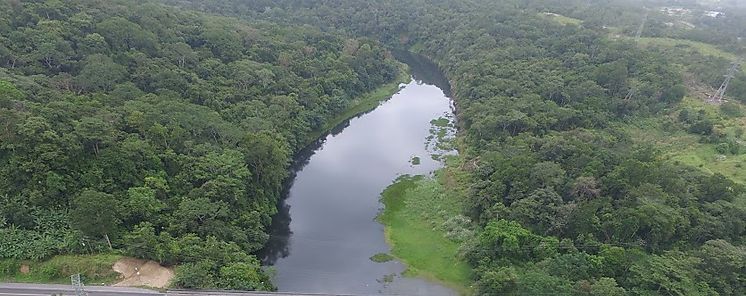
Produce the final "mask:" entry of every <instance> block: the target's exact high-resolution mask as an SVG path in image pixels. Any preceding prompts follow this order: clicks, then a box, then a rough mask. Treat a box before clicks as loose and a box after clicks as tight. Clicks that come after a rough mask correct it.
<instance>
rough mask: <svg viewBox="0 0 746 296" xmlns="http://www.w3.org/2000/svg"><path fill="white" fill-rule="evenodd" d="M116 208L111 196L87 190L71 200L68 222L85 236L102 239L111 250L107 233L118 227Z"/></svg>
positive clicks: (116, 203)
mask: <svg viewBox="0 0 746 296" xmlns="http://www.w3.org/2000/svg"><path fill="white" fill-rule="evenodd" d="M118 207H119V204H118V201H117V200H116V199H115V198H114V196H113V195H111V194H108V193H104V192H99V191H95V190H90V189H87V190H84V191H82V192H81V193H80V194H79V195H77V196H76V197H75V198H74V199H73V202H72V210H71V211H70V220H71V222H72V224H73V226H74V227H75V228H77V229H80V231H82V232H83V233H85V234H86V235H89V236H101V237H104V238H105V239H106V242H107V244H109V248H112V244H111V240H109V233H112V232H114V231H116V229H117V226H118V225H119V222H120V221H119V217H118V212H117V208H118Z"/></svg>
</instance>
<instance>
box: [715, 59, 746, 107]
mask: <svg viewBox="0 0 746 296" xmlns="http://www.w3.org/2000/svg"><path fill="white" fill-rule="evenodd" d="M740 66H741V61H740V60H738V61H736V62H733V64H731V66H730V69H728V74H725V81H723V84H721V85H720V88H718V90H717V91H716V92H715V93H714V94H712V95H711V96H710V102H713V103H717V104H719V103H722V102H723V99H724V98H725V91H726V90H728V84H730V80H731V79H733V77H735V76H736V71H738V67H740Z"/></svg>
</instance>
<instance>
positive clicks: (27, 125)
mask: <svg viewBox="0 0 746 296" xmlns="http://www.w3.org/2000/svg"><path fill="white" fill-rule="evenodd" d="M0 66H1V67H2V68H0V130H2V133H1V134H0V237H2V240H0V258H6V259H7V258H9V259H14V260H26V259H32V260H40V259H45V258H49V257H50V256H52V255H55V254H71V253H72V254H78V253H80V254H86V253H91V252H104V251H107V250H108V249H110V248H113V249H117V250H120V251H121V252H123V253H125V254H128V255H132V256H136V257H140V258H146V259H153V260H156V261H158V262H160V263H163V264H166V265H178V266H179V267H178V269H177V274H178V277H177V278H176V280H175V283H174V285H175V286H178V287H187V288H189V287H203V288H208V287H223V288H232V289H272V285H271V283H270V282H269V280H268V278H267V276H266V275H265V274H264V273H263V272H261V271H260V270H259V269H258V267H259V266H258V261H257V259H256V258H255V257H254V256H253V255H251V254H252V253H253V252H255V251H256V250H258V249H260V248H261V247H262V246H263V245H264V243H265V242H266V240H267V238H268V235H267V234H266V231H265V229H266V227H267V226H268V225H269V223H270V220H271V216H272V215H273V214H274V213H275V212H276V204H277V201H278V199H279V195H280V191H281V189H282V184H283V181H284V179H285V177H286V175H287V167H288V164H289V161H290V158H291V157H292V155H293V153H295V152H296V151H298V150H299V149H301V148H302V147H304V146H305V145H306V144H307V143H309V142H310V140H311V139H310V138H309V137H310V136H311V135H312V133H313V132H315V130H317V129H319V128H320V127H321V126H322V125H323V124H324V123H326V121H328V120H329V119H330V118H332V117H334V116H335V115H337V114H339V113H341V112H343V111H345V110H346V109H347V108H348V107H350V106H349V105H350V103H351V102H352V101H353V100H354V99H355V98H356V97H357V96H360V95H361V94H363V93H365V92H367V91H370V90H373V89H375V88H376V87H378V86H380V85H382V84H384V83H387V82H390V81H392V80H393V79H394V78H395V77H396V76H397V75H398V72H399V66H398V64H397V63H396V62H395V61H394V60H393V59H392V58H390V56H389V53H388V51H387V50H385V49H384V48H382V47H381V46H380V45H378V44H377V42H374V41H371V40H365V39H351V38H342V37H340V36H339V35H333V34H327V33H322V32H320V31H318V30H315V29H312V28H308V27H297V26H284V25H283V26H278V25H274V24H269V23H258V22H257V23H249V22H242V21H237V20H236V19H230V18H222V17H217V16H211V15H207V14H203V13H195V12H184V11H180V10H177V9H174V8H173V7H166V6H163V5H161V4H158V3H149V2H143V1H137V2H136V1H87V0H86V1H83V0H81V1H1V2H0Z"/></svg>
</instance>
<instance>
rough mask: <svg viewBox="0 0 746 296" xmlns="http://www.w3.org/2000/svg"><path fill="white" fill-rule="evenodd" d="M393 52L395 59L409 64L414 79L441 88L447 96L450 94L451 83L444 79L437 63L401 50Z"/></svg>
mask: <svg viewBox="0 0 746 296" xmlns="http://www.w3.org/2000/svg"><path fill="white" fill-rule="evenodd" d="M393 53H394V57H396V59H397V60H399V61H401V62H403V63H405V64H407V65H408V66H409V68H410V70H411V71H412V77H413V78H414V80H416V81H417V82H421V83H425V84H432V85H435V86H437V87H438V88H440V89H441V90H443V93H445V95H446V96H447V97H450V96H451V85H450V83H449V82H448V79H446V77H445V75H443V72H442V71H440V68H439V67H438V65H436V64H435V63H433V62H432V61H430V59H428V58H426V57H424V56H421V55H418V54H413V53H411V52H408V51H402V50H395V51H394V52H393Z"/></svg>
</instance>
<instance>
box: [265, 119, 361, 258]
mask: <svg viewBox="0 0 746 296" xmlns="http://www.w3.org/2000/svg"><path fill="white" fill-rule="evenodd" d="M346 122H347V125H349V121H346ZM325 138H326V137H322V138H320V139H318V140H316V141H314V142H313V143H312V144H311V145H308V146H307V147H306V148H303V150H301V151H300V152H298V153H297V154H296V155H295V157H293V163H292V164H291V165H290V175H289V176H288V178H287V181H286V183H285V186H284V187H283V189H282V198H281V200H280V202H279V204H278V205H277V214H275V216H274V217H272V225H271V226H270V233H269V234H270V236H269V240H268V241H267V243H266V245H265V246H264V248H263V249H261V250H259V252H257V257H259V259H260V260H261V261H262V264H263V265H274V264H275V262H276V261H277V259H280V258H285V257H287V256H288V255H290V249H289V246H288V240H289V239H290V236H291V235H292V232H291V231H290V220H291V218H290V205H288V204H287V203H286V202H285V200H286V199H287V197H288V194H289V193H290V188H291V187H293V182H295V177H296V175H297V174H298V172H299V171H300V170H302V169H303V167H305V166H306V165H307V164H308V162H309V161H310V160H311V156H313V155H314V154H315V153H316V150H318V149H319V148H321V146H322V145H324V139H325Z"/></svg>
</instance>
